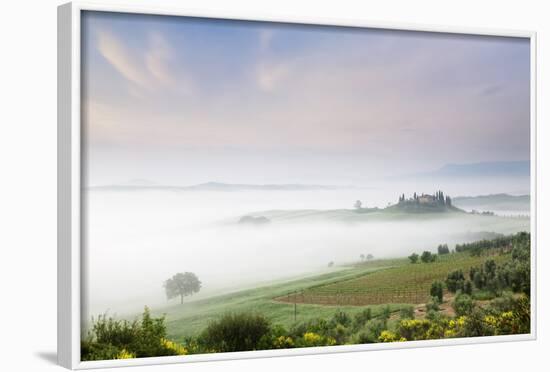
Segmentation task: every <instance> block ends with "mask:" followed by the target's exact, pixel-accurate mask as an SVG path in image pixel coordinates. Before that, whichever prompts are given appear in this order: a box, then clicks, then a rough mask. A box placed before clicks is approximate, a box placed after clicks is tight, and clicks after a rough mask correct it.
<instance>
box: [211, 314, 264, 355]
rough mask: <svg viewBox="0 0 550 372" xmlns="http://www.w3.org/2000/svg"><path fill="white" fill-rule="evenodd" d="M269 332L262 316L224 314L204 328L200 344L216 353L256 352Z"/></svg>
mask: <svg viewBox="0 0 550 372" xmlns="http://www.w3.org/2000/svg"><path fill="white" fill-rule="evenodd" d="M270 331H271V326H270V322H269V321H268V320H267V319H266V318H265V317H263V316H262V315H256V314H248V313H241V314H226V315H224V316H223V317H222V318H221V319H219V320H218V321H214V322H211V323H210V324H209V325H208V326H207V327H206V329H205V330H204V331H203V332H202V334H201V336H200V342H201V343H202V344H203V345H204V347H205V348H206V349H208V350H212V351H216V352H231V351H247V350H256V349H258V346H259V344H260V341H261V340H262V338H263V337H268V336H269V333H270Z"/></svg>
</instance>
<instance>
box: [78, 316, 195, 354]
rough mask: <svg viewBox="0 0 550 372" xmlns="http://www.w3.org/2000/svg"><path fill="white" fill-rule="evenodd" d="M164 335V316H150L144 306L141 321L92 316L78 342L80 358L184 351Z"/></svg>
mask: <svg viewBox="0 0 550 372" xmlns="http://www.w3.org/2000/svg"><path fill="white" fill-rule="evenodd" d="M165 337H166V326H165V324H164V317H159V318H153V317H151V313H150V311H149V309H148V308H147V307H146V308H145V310H144V311H143V314H142V318H141V320H134V321H132V322H130V321H127V320H117V319H114V318H112V317H109V318H108V317H107V316H106V315H102V316H99V317H98V318H97V319H96V320H94V319H92V324H91V329H90V331H89V332H88V335H87V337H86V338H85V339H84V340H83V341H82V343H81V359H82V360H108V359H118V358H144V357H153V356H166V355H179V354H184V353H186V350H185V349H184V348H183V347H182V346H181V345H178V344H175V343H173V342H171V341H168V340H166V339H165Z"/></svg>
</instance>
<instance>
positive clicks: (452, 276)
mask: <svg viewBox="0 0 550 372" xmlns="http://www.w3.org/2000/svg"><path fill="white" fill-rule="evenodd" d="M464 280H465V279H464V274H463V273H462V270H455V271H453V272H451V273H449V274H448V275H447V279H446V280H445V285H446V286H447V289H448V290H449V292H453V293H455V292H456V291H459V290H462V289H463V288H464Z"/></svg>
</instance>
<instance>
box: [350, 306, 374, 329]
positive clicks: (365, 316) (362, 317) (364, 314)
mask: <svg viewBox="0 0 550 372" xmlns="http://www.w3.org/2000/svg"><path fill="white" fill-rule="evenodd" d="M371 319H372V310H371V309H370V307H368V308H366V309H365V310H363V311H361V312H360V313H357V314H355V318H354V319H353V325H354V327H355V328H356V329H357V328H361V327H362V326H364V325H365V323H367V322H368V321H369V320H371Z"/></svg>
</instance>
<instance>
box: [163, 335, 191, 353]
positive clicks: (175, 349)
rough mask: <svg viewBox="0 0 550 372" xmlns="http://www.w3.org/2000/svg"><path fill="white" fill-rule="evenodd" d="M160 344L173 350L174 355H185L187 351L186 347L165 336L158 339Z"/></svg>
mask: <svg viewBox="0 0 550 372" xmlns="http://www.w3.org/2000/svg"><path fill="white" fill-rule="evenodd" d="M160 343H161V345H162V346H164V347H165V348H167V349H168V350H171V351H173V352H174V354H175V355H187V354H189V352H188V351H187V349H186V348H185V347H184V346H183V345H181V344H178V343H176V342H174V341H170V340H167V339H165V338H163V339H161V340H160Z"/></svg>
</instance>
